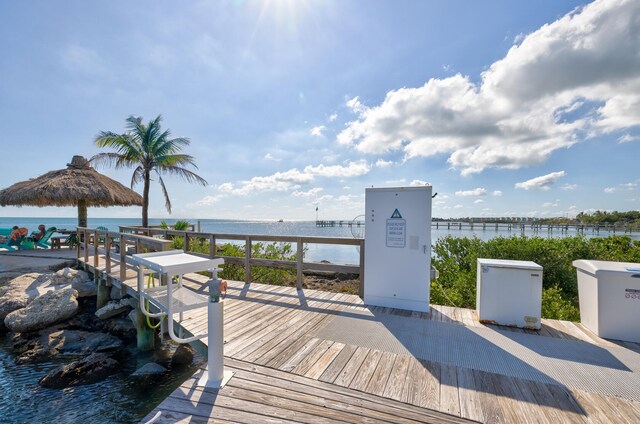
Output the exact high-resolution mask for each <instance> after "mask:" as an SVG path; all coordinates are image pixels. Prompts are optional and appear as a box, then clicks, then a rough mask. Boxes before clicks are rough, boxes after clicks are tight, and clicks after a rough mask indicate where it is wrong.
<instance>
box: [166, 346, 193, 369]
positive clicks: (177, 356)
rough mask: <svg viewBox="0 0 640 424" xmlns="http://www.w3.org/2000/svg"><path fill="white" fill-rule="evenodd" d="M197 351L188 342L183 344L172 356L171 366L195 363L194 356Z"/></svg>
mask: <svg viewBox="0 0 640 424" xmlns="http://www.w3.org/2000/svg"><path fill="white" fill-rule="evenodd" d="M194 355H195V351H194V350H193V348H192V347H191V346H189V345H187V344H181V345H180V346H178V348H177V349H176V351H175V352H174V353H173V356H172V357H171V366H172V367H174V366H184V365H191V364H192V363H193V356H194Z"/></svg>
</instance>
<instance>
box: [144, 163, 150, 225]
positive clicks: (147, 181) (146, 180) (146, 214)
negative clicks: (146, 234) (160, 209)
mask: <svg viewBox="0 0 640 424" xmlns="http://www.w3.org/2000/svg"><path fill="white" fill-rule="evenodd" d="M150 184H151V176H150V175H149V170H147V169H145V170H144V191H143V192H142V226H143V227H148V226H149V185H150Z"/></svg>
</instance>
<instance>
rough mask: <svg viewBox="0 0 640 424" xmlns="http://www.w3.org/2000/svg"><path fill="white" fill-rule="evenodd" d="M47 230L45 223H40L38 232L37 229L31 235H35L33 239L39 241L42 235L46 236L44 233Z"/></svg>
mask: <svg viewBox="0 0 640 424" xmlns="http://www.w3.org/2000/svg"><path fill="white" fill-rule="evenodd" d="M46 232H47V228H46V227H45V226H44V225H43V224H40V225H38V232H37V233H36V232H35V231H34V232H33V233H32V234H31V237H33V239H34V240H35V241H39V240H40V239H41V238H42V237H44V234H45V233H46Z"/></svg>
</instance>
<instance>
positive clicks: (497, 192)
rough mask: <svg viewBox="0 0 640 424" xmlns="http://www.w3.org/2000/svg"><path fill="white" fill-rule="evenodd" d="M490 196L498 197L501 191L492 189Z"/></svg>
mask: <svg viewBox="0 0 640 424" xmlns="http://www.w3.org/2000/svg"><path fill="white" fill-rule="evenodd" d="M491 195H492V196H496V197H500V196H502V192H501V191H500V190H493V192H492V193H491Z"/></svg>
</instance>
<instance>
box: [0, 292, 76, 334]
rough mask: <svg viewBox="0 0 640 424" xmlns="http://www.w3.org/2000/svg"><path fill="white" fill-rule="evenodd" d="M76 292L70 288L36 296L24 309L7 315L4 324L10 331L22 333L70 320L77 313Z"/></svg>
mask: <svg viewBox="0 0 640 424" xmlns="http://www.w3.org/2000/svg"><path fill="white" fill-rule="evenodd" d="M77 297H78V292H77V291H75V290H74V289H72V288H70V287H69V288H66V289H62V290H60V291H54V292H48V293H45V294H43V295H42V296H38V297H36V298H35V299H33V301H32V302H31V303H29V304H28V305H27V306H26V307H25V308H22V309H18V310H17V311H13V312H11V313H10V314H8V315H7V316H6V317H5V319H4V324H5V325H6V326H7V328H9V329H10V330H11V331H14V332H16V333H24V332H28V331H35V330H40V329H43V328H46V327H49V326H50V325H52V324H55V323H57V322H60V321H64V320H66V319H69V318H71V317H72V316H74V315H75V314H76V312H78V301H77V299H76V298H77Z"/></svg>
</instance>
